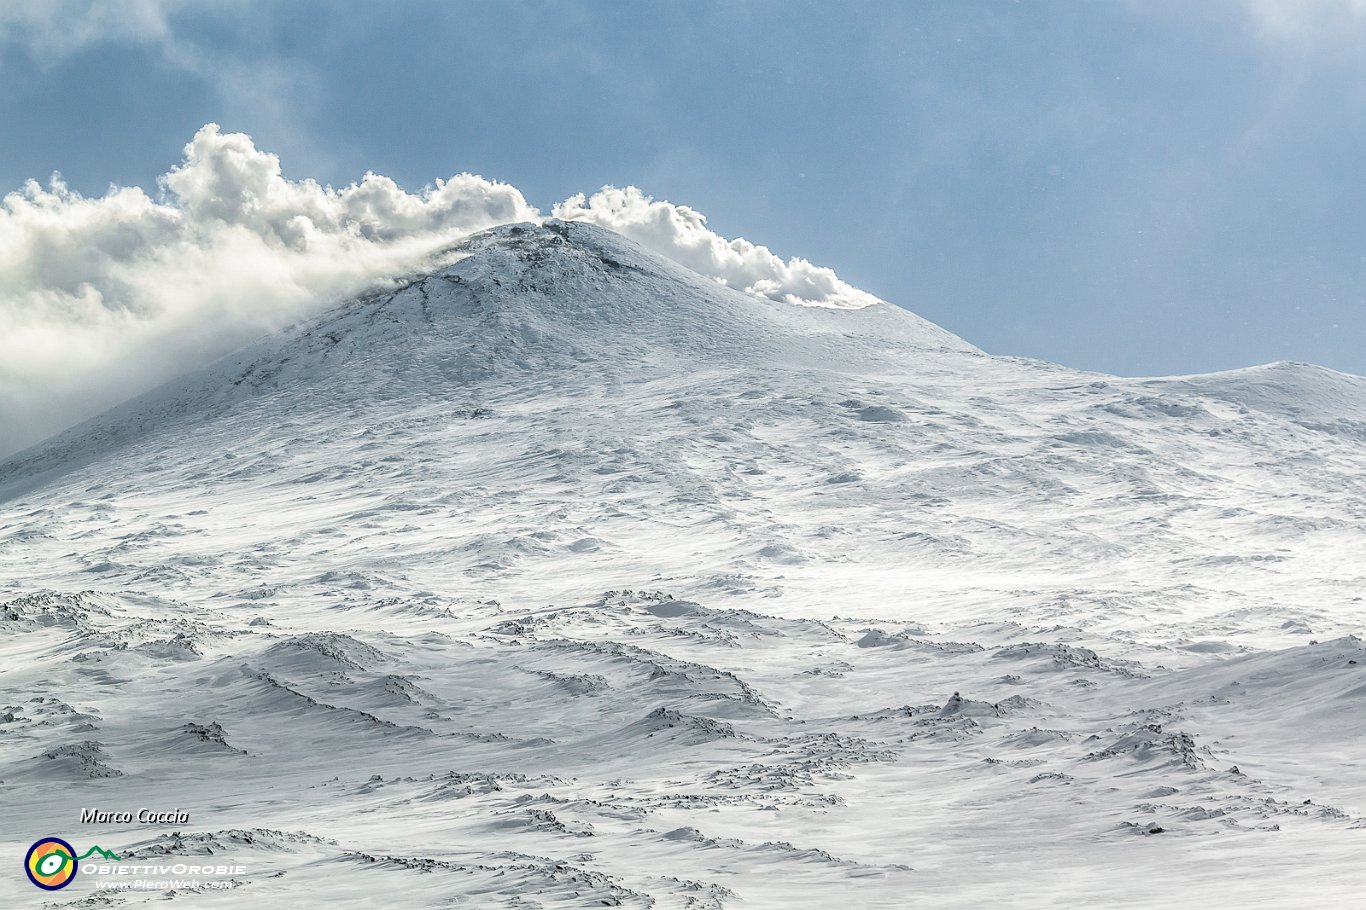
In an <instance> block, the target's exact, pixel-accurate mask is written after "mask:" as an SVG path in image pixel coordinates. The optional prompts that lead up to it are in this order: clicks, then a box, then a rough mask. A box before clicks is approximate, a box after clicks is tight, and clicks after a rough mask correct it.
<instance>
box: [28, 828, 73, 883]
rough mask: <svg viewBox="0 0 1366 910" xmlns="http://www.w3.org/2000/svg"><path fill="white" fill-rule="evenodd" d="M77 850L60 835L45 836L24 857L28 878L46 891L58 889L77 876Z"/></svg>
mask: <svg viewBox="0 0 1366 910" xmlns="http://www.w3.org/2000/svg"><path fill="white" fill-rule="evenodd" d="M76 865H77V860H76V850H75V848H74V847H72V846H71V845H70V844H68V843H67V842H66V841H64V840H62V839H61V838H60V837H45V838H43V839H42V840H40V841H38V843H36V844H34V845H33V846H32V847H29V848H28V854H27V855H26V856H25V857H24V871H25V872H27V873H28V880H29V881H31V882H33V883H34V884H35V885H37V886H38V887H39V888H42V889H43V890H45V891H56V890H57V889H59V888H65V887H66V886H67V885H69V884H71V880H72V879H73V878H75V877H76Z"/></svg>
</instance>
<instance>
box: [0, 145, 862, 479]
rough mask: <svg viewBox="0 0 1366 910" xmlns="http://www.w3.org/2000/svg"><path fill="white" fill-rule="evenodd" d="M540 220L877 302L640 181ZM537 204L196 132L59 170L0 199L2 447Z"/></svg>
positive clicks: (785, 297) (805, 298)
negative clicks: (149, 149)
mask: <svg viewBox="0 0 1366 910" xmlns="http://www.w3.org/2000/svg"><path fill="white" fill-rule="evenodd" d="M554 211H555V215H556V216H557V217H562V218H566V219H581V220H588V221H593V222H595V223H597V224H600V225H603V226H605V227H608V228H610V229H612V230H616V231H618V232H620V233H623V234H625V235H627V236H629V237H632V238H634V239H635V240H636V241H637V242H639V243H641V244H642V245H644V246H646V247H647V248H650V249H652V250H654V251H656V252H658V253H660V254H662V255H665V256H667V257H669V258H671V259H673V260H675V261H677V262H678V263H680V264H682V265H683V266H685V267H688V268H691V269H693V270H694V271H696V272H699V273H700V274H703V275H706V276H709V277H712V278H714V279H716V280H717V281H720V282H722V283H724V284H727V285H730V286H732V287H735V288H739V289H741V290H744V291H747V292H749V293H751V294H757V295H761V296H764V297H768V298H771V299H774V300H780V301H787V302H790V303H794V304H806V305H819V306H833V307H858V306H865V305H868V304H870V303H875V302H877V301H876V298H874V297H872V296H871V295H868V294H865V293H863V292H862V291H859V290H856V289H855V288H852V287H850V286H849V285H847V284H845V283H844V282H843V281H841V280H840V279H839V278H838V277H836V275H835V273H834V272H832V271H830V270H829V269H824V268H819V267H817V266H813V265H812V264H811V263H809V262H807V261H806V260H804V259H789V260H786V261H784V260H782V259H780V258H779V257H777V256H775V255H774V254H773V253H771V252H770V251H769V250H768V249H767V248H765V247H762V246H756V245H754V244H752V243H750V242H749V241H746V240H727V239H725V238H723V237H720V236H719V235H717V234H715V233H714V232H712V231H711V230H709V229H708V228H707V226H706V219H705V218H704V217H703V216H702V215H700V214H699V213H697V212H695V211H693V210H692V209H689V208H687V207H685V206H677V205H672V204H670V203H667V202H657V201H655V200H653V199H651V198H649V197H648V196H645V195H644V194H643V193H641V192H640V191H639V190H636V189H635V188H631V187H628V188H626V189H613V188H610V187H609V188H606V189H603V190H602V191H600V192H598V193H595V194H594V195H593V196H592V198H591V199H585V198H584V197H583V196H581V195H580V196H574V197H572V198H570V199H568V200H566V201H565V202H563V203H560V204H559V205H557V206H555V209H554ZM540 218H541V213H540V212H538V211H537V210H536V209H535V208H533V207H532V206H531V205H529V204H528V203H527V201H526V200H525V199H524V198H523V197H522V194H521V193H520V192H519V191H518V190H517V189H515V188H514V187H511V186H508V185H506V184H501V183H496V182H493V181H489V180H485V179H484V178H482V177H476V176H473V175H470V174H461V175H459V176H457V177H452V178H451V179H450V180H446V181H437V183H436V185H435V186H432V187H428V188H426V189H424V190H422V191H421V192H418V193H408V192H405V191H404V190H403V189H401V188H400V187H399V186H398V185H397V184H396V183H394V182H393V181H392V180H390V179H389V178H387V177H382V176H378V175H375V174H366V175H365V177H364V178H363V179H362V180H361V181H360V182H359V183H356V184H352V185H351V186H347V187H344V188H342V189H333V188H332V187H329V186H321V185H319V184H318V183H317V182H315V181H313V180H301V181H291V180H287V179H285V178H284V177H283V176H282V174H281V170H280V161H279V159H278V158H277V157H276V156H275V155H272V154H268V153H266V152H263V151H260V150H258V149H257V148H256V147H255V145H254V144H253V143H252V140H251V138H250V137H248V136H246V135H244V134H241V133H224V132H222V131H221V130H220V129H219V128H218V127H217V126H216V125H214V124H209V125H208V126H205V127H204V128H203V129H201V130H200V131H199V132H198V133H197V134H196V135H195V137H194V139H193V140H192V141H191V142H190V143H189V145H187V146H186V147H185V159H184V161H183V163H182V164H181V165H180V166H179V167H177V168H175V169H174V170H172V171H171V173H169V174H167V175H166V176H164V177H163V178H162V179H161V188H160V193H159V194H158V195H157V196H156V197H152V196H149V195H148V194H147V193H145V192H144V191H143V190H141V189H138V188H125V189H119V188H112V189H111V190H110V191H109V193H107V194H106V195H105V196H102V197H100V198H84V197H82V196H80V195H79V194H77V193H75V192H72V191H71V190H69V189H68V188H67V187H65V186H64V185H63V184H62V182H61V179H60V177H58V176H54V178H53V181H52V183H51V184H50V185H49V186H48V187H47V188H44V187H41V186H39V185H38V184H37V183H36V182H34V181H29V182H28V183H27V184H26V185H25V186H24V187H23V189H22V190H20V191H18V192H15V193H11V194H9V195H8V196H6V197H4V199H3V201H0V274H3V275H4V276H5V281H4V283H3V284H2V285H0V457H3V456H4V455H6V454H10V453H12V452H14V451H16V450H18V449H19V448H21V447H23V446H25V445H28V444H30V443H33V442H36V441H37V440H39V439H41V438H42V437H44V436H46V435H48V434H50V433H53V432H56V431H58V430H61V429H63V428H65V427H66V426H69V425H71V424H73V423H75V422H77V421H78V420H81V419H83V418H85V417H88V416H92V415H93V414H95V413H98V412H99V411H101V410H103V409H104V408H106V407H109V406H111V405H113V404H115V403H117V402H118V401H121V400H123V399H125V398H128V397H130V396H132V395H135V394H137V393H139V392H142V391H145V390H146V389H148V388H151V387H152V386H154V385H155V384H157V383H158V382H161V381H164V380H167V379H169V378H171V377H173V376H175V375H178V374H180V373H182V372H185V371H187V370H189V369H192V368H194V367H196V366H199V365H201V364H203V363H206V362H208V361H209V360H212V359H214V358H217V357H219V356H222V355H223V354H226V353H228V352H230V351H232V350H234V349H235V348H237V347H239V346H241V345H242V344H245V343H247V342H248V341H250V340H252V339H253V338H256V337H259V336H261V335H263V334H265V333H267V332H269V331H272V330H275V329H279V328H282V327H284V326H285V325H287V324H289V323H291V322H295V321H297V320H299V319H300V318H303V317H305V316H307V315H309V314H310V313H312V312H315V311H317V310H320V309H321V308H323V307H325V306H326V305H328V304H329V303H331V302H334V301H336V300H339V299H341V298H343V297H345V296H348V295H351V294H355V293H357V292H359V291H361V290H363V289H365V288H368V287H372V286H375V285H380V284H383V283H385V282H386V281H391V280H393V279H394V277H395V276H399V275H402V274H404V273H410V272H412V271H414V270H417V269H420V268H423V267H425V266H430V265H431V264H432V263H433V257H434V256H435V255H436V254H438V253H439V252H440V251H441V250H443V249H445V248H448V247H449V246H450V245H451V244H453V243H455V242H457V241H458V240H459V239H461V238H462V237H465V236H467V235H469V234H471V233H474V232H476V231H479V230H483V229H485V228H488V227H492V226H494V225H497V224H506V223H509V222H516V221H536V220H539V219H540Z"/></svg>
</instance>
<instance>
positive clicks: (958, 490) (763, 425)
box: [0, 221, 1366, 908]
mask: <svg viewBox="0 0 1366 910" xmlns="http://www.w3.org/2000/svg"><path fill="white" fill-rule="evenodd" d="M449 258H450V263H451V264H450V265H448V266H446V267H445V268H443V269H441V270H440V271H438V272H436V273H434V274H432V275H428V276H415V277H414V278H413V279H412V281H411V282H410V283H408V284H407V285H406V286H405V287H403V288H402V289H401V290H399V291H398V292H396V293H388V292H386V293H384V294H381V295H375V296H371V297H368V298H362V299H360V300H357V301H355V302H353V303H351V304H349V305H346V306H344V307H341V308H339V309H337V310H334V311H331V312H329V313H327V314H325V315H324V316H322V317H321V318H318V319H316V320H314V321H312V322H310V323H307V324H305V325H301V326H299V327H297V328H295V329H293V330H290V331H287V332H285V333H282V334H280V335H277V336H274V337H272V338H269V339H266V340H265V341H262V342H260V343H258V344H256V345H253V346H251V347H249V348H247V349H245V350H243V351H241V352H239V353H238V354H236V355H234V356H232V357H229V358H227V359H226V360H224V361H221V362H219V363H217V364H215V365H213V366H211V367H209V368H208V369H206V370H203V371H201V372H200V373H197V374H194V375H191V376H188V377H185V378H183V379H180V380H177V381H176V382H174V383H172V384H170V385H169V386H167V387H164V388H162V389H159V390H157V391H155V392H152V393H150V394H148V395H145V396H142V397H141V398H139V399H135V400H134V401H132V402H129V403H128V404H126V405H124V406H122V407H120V408H117V409H115V410H114V411H112V412H109V413H108V414H106V415H104V416H103V417H100V418H96V419H95V420H93V421H90V422H89V423H87V424H85V425H83V426H81V427H78V428H76V429H74V430H72V431H69V432H68V433H66V434H63V435H62V436H60V437H57V438H56V439H54V440H51V441H50V442H48V443H46V444H44V445H40V446H38V447H36V448H34V449H30V450H29V451H27V452H25V453H21V454H20V455H18V456H15V457H14V458H12V459H10V460H9V461H8V462H6V463H4V464H3V465H0V629H3V632H4V634H3V636H0V690H3V692H2V693H0V795H2V798H3V804H4V806H5V808H6V812H7V815H6V821H7V823H6V825H5V827H4V833H3V836H0V840H3V841H4V844H3V845H0V851H4V852H7V853H8V854H9V855H12V856H15V857H16V858H17V857H19V856H22V853H23V851H24V850H25V849H26V847H27V846H28V844H29V843H31V842H32V841H34V840H35V839H37V838H38V837H40V836H43V835H47V834H53V833H56V834H59V835H60V834H62V833H63V832H66V833H68V834H70V835H71V836H77V835H78V836H79V839H80V840H81V842H82V845H83V844H85V843H87V842H98V843H100V844H102V845H103V846H105V847H109V848H111V849H115V850H118V851H120V852H121V853H124V854H128V855H132V856H144V857H145V856H150V855H160V854H165V855H170V856H201V855H207V854H212V855H214V856H220V857H225V858H230V859H232V860H234V861H236V862H241V863H244V864H246V865H247V866H248V869H249V871H248V873H247V874H245V875H243V876H239V879H240V880H239V881H238V882H237V884H236V887H235V888H234V889H232V890H230V891H227V892H221V893H220V892H203V893H191V892H187V891H184V890H181V891H177V892H176V893H175V894H174V895H173V896H174V899H175V900H176V901H178V902H180V903H183V904H186V905H188V906H206V907H210V906H225V907H226V906H240V905H241V904H242V903H243V902H246V901H250V902H253V903H254V905H257V906H263V907H301V906H339V907H386V906H404V907H426V906H432V907H437V906H453V905H454V906H461V905H468V906H479V907H484V906H488V907H538V906H539V907H554V906H565V907H578V906H601V905H604V904H606V905H619V906H632V907H770V906H771V907H796V906H799V907H820V906H828V905H831V904H833V903H835V902H836V901H839V902H842V903H845V904H848V905H850V906H867V907H907V906H925V907H965V908H966V907H981V906H983V905H986V904H989V903H995V904H999V905H1002V906H1010V907H1068V906H1112V907H1127V906H1134V907H1137V906H1151V905H1152V904H1154V903H1168V904H1176V905H1182V904H1183V903H1190V904H1197V903H1199V904H1202V905H1207V906H1277V907H1302V906H1320V905H1322V906H1327V905H1331V904H1336V905H1351V904H1352V903H1353V901H1354V900H1355V894H1358V893H1359V892H1360V889H1361V887H1362V886H1363V885H1366V873H1362V872H1361V871H1359V868H1360V864H1359V863H1357V862H1356V861H1355V860H1356V853H1357V852H1358V849H1357V848H1358V847H1359V844H1360V843H1361V841H1362V837H1363V827H1366V826H1364V825H1363V822H1362V819H1363V817H1366V768H1364V767H1363V759H1362V757H1361V756H1362V754H1363V753H1362V743H1363V723H1362V721H1361V720H1360V716H1359V715H1360V713H1361V711H1360V708H1361V705H1362V699H1363V697H1366V696H1364V695H1363V693H1366V688H1363V685H1364V684H1366V651H1363V646H1362V643H1361V642H1360V641H1359V640H1358V639H1356V638H1353V637H1352V635H1353V634H1354V633H1357V634H1359V633H1360V631H1361V626H1362V599H1361V598H1362V594H1361V592H1362V590H1363V575H1366V568H1363V567H1366V559H1363V558H1362V555H1363V554H1366V524H1364V523H1363V522H1364V520H1366V380H1363V379H1361V378H1359V377H1353V376H1346V375H1342V374H1337V373H1333V372H1331V371H1328V370H1323V369H1320V368H1316V367H1310V366H1305V365H1299V364H1275V365H1271V366H1268V367H1261V368H1255V369H1250V370H1241V371H1235V372H1232V373H1224V374H1217V375H1211V376H1195V377H1180V378H1172V379H1153V380H1129V379H1117V378H1113V377H1108V376H1101V375H1097V374H1083V373H1078V372H1076V371H1072V370H1067V369H1064V368H1062V367H1057V366H1053V365H1050V364H1044V363H1039V362H1034V361H1024V360H1018V359H1012V358H1000V357H991V356H987V355H985V354H983V353H982V352H980V351H978V350H977V349H975V348H973V347H972V346H971V345H969V344H967V343H965V342H963V341H962V340H960V339H957V338H955V337H954V336H952V335H950V334H948V333H946V332H944V331H943V330H941V329H939V328H937V327H935V326H933V325H930V324H929V323H926V322H924V321H923V320H920V319H918V318H917V317H915V316H913V315H911V314H909V313H906V312H905V311H902V310H899V309H896V308H893V307H888V306H880V305H879V306H873V307H868V308H866V309H862V310H834V309H823V308H816V307H797V306H792V305H787V304H778V303H774V302H772V301H768V300H765V299H760V298H756V297H753V296H750V295H746V294H742V293H739V292H736V291H731V290H728V289H725V288H723V287H720V286H718V285H716V284H715V283H713V282H711V281H709V280H706V279H703V278H700V277H698V276H695V275H693V274H691V273H689V272H686V271H685V270H683V269H681V268H679V267H678V266H675V265H673V264H671V263H669V262H667V261H665V260H663V259H660V258H658V257H656V256H653V255H651V254H649V253H646V252H644V251H643V250H641V249H640V248H639V247H637V246H635V245H634V244H632V243H631V242H629V241H627V240H624V239H623V238H620V237H618V236H616V235H613V234H611V233H609V232H607V231H604V230H602V229H599V228H595V227H591V226H588V225H582V224H576V223H563V222H556V221H550V222H547V224H546V225H544V226H533V225H514V226H507V227H503V228H498V229H495V230H494V231H491V232H488V233H486V234H483V235H480V236H478V237H476V238H474V239H473V240H471V241H470V242H468V243H467V244H465V245H464V246H462V247H460V248H458V249H455V250H452V251H451V254H450V257H449ZM86 806H99V807H106V808H131V809H136V808H137V807H139V806H151V807H166V808H169V807H172V806H176V807H184V808H186V809H187V810H188V811H189V812H190V814H191V817H192V821H191V824H189V825H186V826H181V830H180V833H179V834H178V835H172V833H171V829H157V828H149V827H147V826H139V825H107V826H100V825H77V824H76V819H77V816H78V814H79V811H80V808H81V807H86ZM1159 828H1160V829H1161V830H1160V832H1159V833H1149V832H1155V831H1157V829H1159ZM93 893H94V892H93V884H91V883H89V882H87V881H84V880H82V881H80V882H79V883H77V884H76V885H73V886H72V887H70V888H68V889H66V890H64V891H61V892H55V893H54V895H50V896H47V897H46V898H43V896H42V895H40V894H39V892H37V891H36V890H34V889H33V888H32V886H31V885H29V884H28V883H27V882H26V881H24V880H23V879H22V878H21V879H18V880H15V879H13V878H12V877H11V878H0V905H4V906H29V905H32V906H37V905H38V904H39V901H40V899H46V900H48V901H55V902H56V905H58V906H65V905H75V904H76V902H78V901H81V900H83V899H86V898H90V897H92V895H93ZM165 896H166V895H165V894H162V893H160V892H158V893H154V894H141V895H133V894H123V895H116V896H104V895H102V896H98V897H97V898H96V899H98V900H107V901H111V902H112V905H123V904H124V903H127V904H133V903H137V902H140V901H143V900H148V899H160V898H163V897H165Z"/></svg>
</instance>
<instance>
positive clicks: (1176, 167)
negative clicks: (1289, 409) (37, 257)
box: [0, 0, 1366, 374]
mask: <svg viewBox="0 0 1366 910" xmlns="http://www.w3.org/2000/svg"><path fill="white" fill-rule="evenodd" d="M1362 47H1366V0H1285V2H1277V0H1260V2H1259V0H1227V2H1218V0H1206V2H1201V3H1198V4H1193V3H1187V2H1181V3H1175V2H1173V3H1167V2H1132V3H1126V2H1120V0H1110V2H1095V3H1088V2H1081V0H1065V2H1020V3H1010V2H968V0H949V2H942V3H930V2H926V3H909V2H908V3H888V2H886V0H880V2H874V3H851V2H847V0H846V2H839V3H836V2H829V3H798V2H791V0H782V2H740V0H729V2H718V3H703V2H693V0H684V2H671V3H639V2H628V0H621V2H611V3H608V2H602V3H588V2H584V3H572V4H571V3H556V2H523V3H515V2H479V3H459V2H403V3H397V2H396V3H374V2H368V3H316V2H300V0H291V2H275V3H266V2H249V0H240V2H217V3H212V4H203V3H192V2H174V0H142V2H133V0H130V2H122V3H105V4H101V3H93V4H92V3H90V2H88V0H85V2H57V0H53V2H42V3H26V2H17V3H16V2H10V0H6V2H5V3H3V4H0V124H2V125H3V126H2V127H0V190H4V191H8V190H10V189H16V188H18V187H19V186H20V185H21V184H22V182H23V181H24V180H25V179H26V178H30V177H34V178H38V179H40V180H42V181H44V182H45V181H46V180H47V178H48V176H49V175H50V174H51V173H52V172H53V171H54V170H58V171H61V173H62V174H63V176H64V178H65V180H66V181H67V183H68V184H69V185H70V186H71V187H72V188H73V189H76V190H78V191H80V192H81V193H83V194H85V195H87V196H91V195H100V194H103V193H104V192H105V191H106V189H107V188H108V185H109V184H110V183H115V184H119V185H122V186H127V185H139V186H143V187H145V188H147V189H148V190H149V191H153V190H155V181H156V178H157V176H158V175H160V174H163V173H165V172H167V171H168V170H169V169H170V168H171V167H172V166H174V165H176V164H177V163H178V162H179V161H180V160H181V157H182V148H183V146H184V145H185V143H186V142H188V141H189V140H190V138H191V137H192V136H193V135H194V134H195V132H196V130H198V128H199V127H200V126H202V125H203V124H205V123H206V122H210V121H213V122H217V123H220V124H222V127H223V129H224V130H225V131H240V132H245V133H248V134H250V135H251V136H252V137H253V139H254V140H255V142H256V145H257V146H258V147H260V148H262V149H268V150H270V151H274V152H277V153H278V154H279V155H280V157H281V159H282V161H283V166H284V171H285V175H286V176H287V177H290V178H294V179H299V178H304V177H315V178H317V179H318V180H320V181H323V182H326V183H332V184H334V185H337V186H341V185H344V184H349V183H351V182H353V181H356V180H358V179H359V178H360V177H361V175H363V174H364V173H365V172H366V171H367V170H369V171H374V172H376V173H379V174H385V175H388V176H390V177H392V178H394V179H395V180H397V181H398V182H399V183H400V184H401V185H402V186H403V187H405V188H408V189H410V190H416V189H419V188H421V187H422V186H423V185H425V184H429V183H431V182H432V181H433V180H435V179H436V178H444V177H449V176H450V175H452V174H456V173H459V172H462V171H471V172H474V173H477V174H481V175H483V176H485V177H488V178H492V179H496V180H500V181H505V182H508V183H511V184H513V185H515V186H516V187H518V188H519V189H520V190H521V191H522V192H523V193H524V194H525V196H526V198H527V200H528V201H529V202H530V203H531V204H533V205H535V206H537V207H539V208H540V209H542V210H544V211H548V210H549V209H550V207H551V206H552V204H553V203H555V202H557V201H559V200H561V199H563V198H565V197H566V196H568V195H570V194H572V193H575V192H581V191H586V192H589V193H591V192H592V191H594V190H596V189H597V188H599V187H600V186H602V185H604V184H614V185H618V186H623V185H627V184H634V185H636V186H638V187H640V188H641V189H642V190H644V191H645V192H647V193H649V194H651V195H653V196H655V197H657V198H663V199H668V200H671V201H673V202H677V203H684V204H687V205H690V206H692V207H693V208H695V209H698V210H700V211H702V212H704V213H706V214H707V216H708V217H709V219H710V223H711V226H712V227H713V228H714V229H716V230H717V231H718V232H720V233H721V234H724V235H726V236H728V237H734V236H744V237H747V238H749V239H750V240H753V241H756V242H759V243H764V244H767V245H768V246H769V247H771V248H773V250H774V251H775V252H777V253H779V254H781V255H784V256H791V255H798V256H804V257H807V258H809V259H810V260H812V261H813V262H815V263H818V264H820V265H825V266H830V267H832V268H834V269H835V270H836V271H837V272H838V273H839V275H840V276H841V277H842V278H844V279H846V280H848V281H849V282H851V283H852V284H854V285H856V286H858V287H861V288H863V289H865V290H867V291H870V292H871V293H873V294H876V295H878V296H879V297H882V298H884V299H887V300H890V301H892V302H894V303H898V304H901V305H903V306H906V307H908V308H910V309H912V310H915V311H916V312H918V313H920V314H921V315H923V316H925V317H927V318H929V319H932V320H933V321H935V322H938V323H939V324H941V325H943V326H945V327H946V328H949V329H951V330H952V331H954V332H957V333H958V334H960V335H962V336H964V337H965V338H967V339H968V340H970V341H972V342H974V343H976V344H978V345H980V346H981V347H984V348H986V349H987V350H989V351H993V352H997V353H1013V354H1023V355H1029V356H1035V357H1042V358H1046V359H1049V360H1054V361H1058V362H1061V363H1065V364H1069V365H1073V366H1079V367H1085V368H1093V369H1100V370H1105V371H1109V372H1117V373H1125V374H1139V373H1174V372H1195V371H1204V370H1214V369H1224V368H1230V367H1236V366H1243V365H1249V364H1254V363H1259V362H1265V361H1270V360H1279V359H1294V360H1308V361H1313V362H1317V363H1321V364H1325V365H1327V366H1331V367H1335V368H1338V369H1343V370H1349V371H1352V372H1357V373H1366V186H1364V184H1363V181H1362V179H1361V174H1360V171H1361V167H1362V164H1363V161H1364V160H1366V155H1363V152H1366V53H1363V52H1362V51H1361V48H1362ZM0 280H3V275H0Z"/></svg>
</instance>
